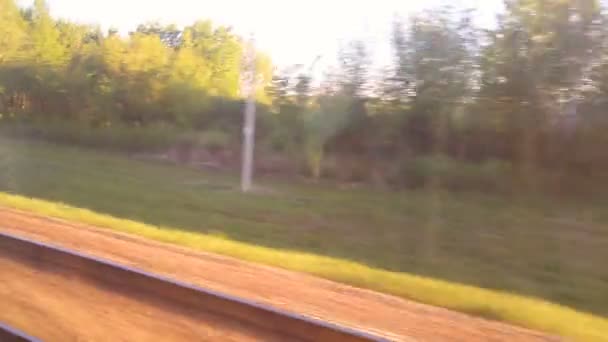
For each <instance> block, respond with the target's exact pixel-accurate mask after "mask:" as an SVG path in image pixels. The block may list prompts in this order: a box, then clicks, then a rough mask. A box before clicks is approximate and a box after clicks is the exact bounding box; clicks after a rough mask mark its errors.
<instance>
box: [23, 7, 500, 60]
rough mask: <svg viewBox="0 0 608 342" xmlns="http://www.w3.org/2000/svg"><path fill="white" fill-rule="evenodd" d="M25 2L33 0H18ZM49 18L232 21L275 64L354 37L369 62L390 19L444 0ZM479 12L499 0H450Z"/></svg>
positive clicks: (121, 25) (485, 20)
mask: <svg viewBox="0 0 608 342" xmlns="http://www.w3.org/2000/svg"><path fill="white" fill-rule="evenodd" d="M17 2H18V3H19V4H20V5H22V6H28V5H30V4H31V3H33V0H18V1H17ZM47 2H48V4H49V7H50V10H51V15H53V16H54V17H57V18H63V19H69V20H71V21H76V22H79V23H87V24H99V25H101V27H102V28H103V29H104V30H106V29H108V28H110V27H113V28H117V29H118V30H119V31H120V32H121V33H123V34H126V33H128V32H129V31H132V30H134V29H135V28H136V27H137V25H138V24H140V23H146V22H150V21H158V22H161V23H163V24H176V25H178V26H179V27H181V26H184V25H188V24H191V23H193V22H194V21H195V20H197V19H210V20H211V21H212V22H214V23H217V24H221V25H227V26H231V27H232V28H233V29H234V31H235V32H236V33H238V34H240V35H242V36H251V35H253V36H254V37H255V43H256V46H257V48H258V49H260V50H261V51H263V52H265V53H267V54H269V55H270V56H271V58H272V60H273V63H274V64H275V65H277V66H279V67H286V66H289V65H294V64H303V65H310V63H311V62H312V61H313V60H315V58H316V57H317V56H321V63H320V65H321V67H323V66H327V65H331V64H332V62H333V61H335V60H336V56H337V53H338V50H339V48H340V46H342V45H344V44H345V43H346V42H348V41H349V40H352V39H361V40H363V41H365V42H366V44H367V47H368V48H369V50H370V51H371V52H372V59H373V61H374V64H384V63H386V62H387V60H388V59H389V58H390V45H389V42H390V39H389V34H390V30H391V23H392V22H393V20H394V18H395V16H401V17H408V16H409V15H411V14H413V13H416V12H417V11H420V10H422V9H424V8H428V7H433V6H437V5H438V4H440V3H446V2H447V1H446V0H419V1H408V0H344V1H341V0H307V1H292V0H256V1H252V0H219V1H218V0H213V1H210V0H171V1H167V0H156V1H151V0H47ZM449 3H452V4H454V3H460V4H463V5H465V6H467V7H473V8H476V9H477V21H478V24H479V25H482V26H486V27H487V26H491V25H492V22H493V19H494V17H495V14H496V13H497V11H499V10H500V9H501V0H452V1H449Z"/></svg>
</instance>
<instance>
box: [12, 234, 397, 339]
mask: <svg viewBox="0 0 608 342" xmlns="http://www.w3.org/2000/svg"><path fill="white" fill-rule="evenodd" d="M0 257H7V258H11V259H15V260H19V261H20V262H25V263H29V264H32V265H34V266H35V267H38V268H59V269H61V270H63V272H65V273H67V274H69V275H70V276H75V277H79V278H83V279H85V280H88V281H93V282H95V283H96V284H99V285H100V286H104V287H105V288H108V289H110V290H112V291H120V292H122V293H123V294H128V295H134V296H138V297H139V298H144V297H145V298H153V299H154V300H155V301H158V300H162V301H164V302H165V303H171V305H175V306H179V307H181V308H184V309H186V310H189V311H191V312H196V311H205V312H209V313H213V314H216V315H219V316H221V317H223V319H226V320H234V321H238V322H244V323H246V324H250V325H253V326H256V327H259V328H261V329H264V330H266V331H271V332H273V333H276V334H278V335H281V336H285V337H286V339H290V340H300V341H330V342H334V341H335V342H342V341H349V342H350V341H353V342H363V341H365V342H371V341H386V339H384V338H381V337H378V336H375V335H373V334H369V333H367V332H363V331H358V330H355V329H351V328H347V327H342V326H338V325H335V324H332V323H327V322H324V321H322V320H318V319H314V318H309V317H305V316H301V315H298V314H295V313H290V312H286V311H283V310H279V309H276V308H273V307H270V306H266V305H262V304H258V303H254V302H252V301H249V300H246V299H243V298H238V297H234V296H230V295H227V294H224V293H219V292H217V291H212V290H209V289H204V288H201V287H198V286H194V285H191V284H187V283H184V282H180V281H178V280H175V279H170V278H168V277H164V276H160V275H156V274H152V273H149V272H145V271H143V270H139V269H136V268H133V267H129V266H125V265H120V264H117V263H115V262H112V261H108V260H104V259H100V258H97V257H93V256H89V255H85V254H83V253H79V252H75V251H72V250H69V249H66V248H62V247H57V246H53V245H49V244H46V243H42V242H37V241H33V240H30V239H26V238H22V237H17V236H14V235H11V234H7V233H0ZM0 327H1V326H0ZM7 328H8V327H7ZM0 331H2V329H0ZM6 331H8V332H9V333H10V331H13V330H9V329H6ZM15 332H16V331H15ZM14 336H17V335H14ZM23 336H25V338H27V336H26V335H23ZM14 338H16V339H14V341H36V340H28V339H19V337H14ZM0 340H1V341H4V339H2V335H0ZM7 340H8V339H7ZM9 341H12V340H9Z"/></svg>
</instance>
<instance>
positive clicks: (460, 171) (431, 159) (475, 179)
mask: <svg viewBox="0 0 608 342" xmlns="http://www.w3.org/2000/svg"><path fill="white" fill-rule="evenodd" d="M398 177H400V179H399V180H400V181H401V182H404V183H405V184H406V185H408V186H410V187H422V186H432V185H438V186H439V187H441V188H445V189H448V190H457V191H462V190H464V191H492V192H503V193H505V192H509V191H512V190H513V185H514V184H515V180H516V177H515V175H514V172H513V170H512V167H511V165H510V164H509V163H508V162H504V161H500V160H487V161H484V162H481V163H471V162H463V161H457V160H454V159H451V158H450V157H448V156H445V155H436V156H425V157H419V158H415V159H413V160H410V161H405V162H404V165H403V166H402V168H401V171H400V174H399V175H398Z"/></svg>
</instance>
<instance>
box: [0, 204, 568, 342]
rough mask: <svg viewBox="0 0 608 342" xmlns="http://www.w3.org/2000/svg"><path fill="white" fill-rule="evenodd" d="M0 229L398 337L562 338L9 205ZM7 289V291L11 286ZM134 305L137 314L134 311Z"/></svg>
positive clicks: (2, 214) (0, 212)
mask: <svg viewBox="0 0 608 342" xmlns="http://www.w3.org/2000/svg"><path fill="white" fill-rule="evenodd" d="M0 231H5V232H9V233H13V234H15V235H20V236H24V237H29V238H33V239H37V240H39V241H45V242H49V243H53V244H56V245H60V246H64V247H67V248H73V249H75V250H78V251H82V252H85V253H88V254H90V255H96V256H100V257H104V258H107V259H111V260H114V261H117V262H121V263H124V264H128V265H132V266H136V267H139V268H141V269H144V270H147V271H152V272H156V273H159V274H163V275H168V276H171V277H175V278H179V279H180V280H183V281H187V282H191V283H195V284H198V285H200V286H203V287H206V288H211V289H214V290H219V291H222V292H225V293H229V294H232V295H237V296H242V297H246V298H249V299H251V300H254V301H257V302H260V303H266V304H271V305H274V306H275V307H279V308H283V309H285V310H289V311H293V312H298V313H301V314H305V315H308V316H311V317H317V318H321V319H325V320H328V321H332V322H335V323H338V324H342V325H348V326H351V327H356V328H359V329H363V330H367V331H369V332H373V333H377V334H380V335H383V336H385V337H388V338H391V339H393V340H400V341H556V340H558V339H556V338H554V337H553V338H551V337H548V336H546V335H544V334H541V333H538V332H534V331H530V330H527V329H523V328H519V327H514V326H510V325H507V324H503V323H499V322H493V321H488V320H484V319H480V318H475V317H471V316H468V315H465V314H461V313H457V312H452V311H449V310H446V309H442V308H436V307H432V306H429V305H424V304H420V303H416V302H412V301H408V300H404V299H401V298H396V297H393V296H388V295H384V294H380V293H376V292H372V291H368V290H362V289H357V288H353V287H350V286H347V285H342V284H338V283H334V282H331V281H327V280H324V279H319V278H316V277H312V276H308V275H304V274H299V273H295V272H290V271H285V270H281V269H276V268H271V267H266V266H261V265H256V264H252V263H247V262H243V261H239V260H236V259H232V258H228V257H224V256H218V255H214V254H208V253H199V252H193V251H190V250H187V249H183V248H180V247H176V246H172V245H167V244H162V243H157V242H154V241H150V240H145V239H141V238H138V237H134V236H131V235H126V234H120V233H116V232H112V231H109V230H104V229H100V228H96V227H92V226H87V225H82V224H76V223H72V222H66V221H63V220H59V219H54V218H48V217H43V216H38V215H34V214H30V213H25V212H21V211H16V210H12V209H8V208H2V207H0ZM2 267H3V265H0V269H1V268H2ZM16 285H18V282H16V283H15V286H16ZM0 291H2V290H0ZM0 294H2V295H6V293H4V292H0ZM17 298H19V297H17ZM122 300H127V299H122ZM107 310H111V309H107ZM142 310H144V311H142V312H146V311H145V310H149V309H143V308H142ZM133 312H134V313H135V310H134V311H133ZM156 314H158V315H161V314H162V313H161V312H156ZM0 319H2V316H0ZM155 321H156V320H155ZM9 323H10V322H9ZM66 324H67V323H61V325H66ZM117 324H119V327H122V326H124V323H121V322H117ZM167 328H169V327H168V326H167ZM155 330H158V329H155ZM169 331H170V330H169ZM143 333H144V332H142V334H143ZM175 333H177V332H175ZM155 336H156V335H155ZM157 340H158V339H157ZM163 340H164V339H163ZM243 340H245V338H244V339H243Z"/></svg>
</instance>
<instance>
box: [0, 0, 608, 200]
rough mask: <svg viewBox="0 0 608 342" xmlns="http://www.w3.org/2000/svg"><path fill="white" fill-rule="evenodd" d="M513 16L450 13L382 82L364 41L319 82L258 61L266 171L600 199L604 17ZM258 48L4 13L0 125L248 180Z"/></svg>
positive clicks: (545, 2)
mask: <svg viewBox="0 0 608 342" xmlns="http://www.w3.org/2000/svg"><path fill="white" fill-rule="evenodd" d="M504 4H505V11H504V13H502V14H501V15H500V16H498V17H497V21H496V25H495V28H493V29H491V30H484V29H480V28H478V27H476V26H475V25H474V21H473V16H474V12H472V11H469V10H466V9H459V8H453V7H450V8H447V7H446V8H439V9H435V10H429V11H426V12H422V13H418V14H416V15H414V16H412V17H411V18H408V19H403V20H397V21H395V22H394V23H393V24H392V25H393V33H392V37H391V45H392V47H393V60H392V64H391V65H390V67H387V68H386V70H383V72H382V73H381V76H377V73H374V72H373V70H372V68H371V61H370V59H371V58H370V53H369V51H368V50H367V47H366V46H365V44H364V43H363V42H360V41H354V42H352V43H351V44H349V45H347V46H345V47H344V48H343V49H342V51H341V52H340V54H339V56H338V63H337V64H336V67H335V68H334V69H333V70H332V71H331V72H330V73H327V74H326V75H325V77H324V78H323V79H322V80H315V79H313V78H312V74H313V72H312V69H313V68H312V66H311V67H310V68H309V67H308V66H303V67H299V68H298V67H294V68H290V69H287V70H281V71H275V72H273V68H272V65H271V62H270V59H269V58H268V57H266V56H264V55H262V54H260V53H257V54H255V55H256V56H255V57H256V58H255V66H256V73H255V76H254V78H255V83H256V85H257V91H256V94H255V96H256V99H257V100H258V113H259V116H258V118H259V121H258V129H257V149H256V151H257V152H256V153H257V155H256V156H257V159H256V162H257V168H258V170H259V171H260V172H271V171H272V172H279V173H285V174H302V173H304V174H306V175H308V176H310V177H314V178H323V177H326V178H331V179H336V180H339V181H347V182H351V181H363V182H373V183H378V184H390V185H402V186H413V187H415V186H422V185H425V186H440V187H448V188H451V189H479V190H499V191H511V190H513V189H521V188H527V189H552V190H555V189H563V190H566V191H572V190H581V189H583V188H585V186H583V184H590V187H589V188H591V189H595V190H597V189H598V187H597V185H598V184H600V183H603V182H605V181H606V180H607V179H608V148H607V147H608V134H607V132H608V113H607V110H608V25H606V24H607V19H608V14H607V13H606V11H605V9H604V8H602V6H601V3H600V2H599V1H595V0H571V1H557V0H555V1H549V0H506V1H505V2H504ZM245 49H246V42H244V41H243V39H242V38H240V37H238V36H236V35H234V34H233V33H231V31H230V30H229V29H228V28H225V27H215V26H213V25H212V24H211V23H210V22H197V23H195V24H193V25H191V26H187V27H184V28H179V29H178V28H176V27H173V26H161V25H155V24H147V25H141V26H139V27H138V29H137V30H136V31H135V32H133V33H131V34H130V35H129V36H128V37H121V36H120V35H118V34H117V33H116V32H112V31H110V32H107V33H105V32H101V31H100V30H99V29H98V28H96V27H91V26H83V25H77V24H73V23H69V22H64V21H57V20H54V19H53V18H51V17H50V16H49V13H48V10H47V8H46V6H45V4H44V2H43V1H36V2H35V5H34V6H33V7H32V8H30V9H25V10H24V9H20V8H18V7H17V6H16V4H15V3H14V1H13V0H0V113H1V114H2V122H3V126H4V127H9V128H10V129H9V130H7V132H13V133H14V132H18V133H19V134H25V135H33V136H39V137H43V138H47V139H51V140H63V141H68V142H74V143H87V144H92V145H102V146H103V145H112V144H113V143H116V141H124V144H122V143H121V145H120V146H123V147H125V148H126V147H129V146H132V145H133V146H135V147H136V148H137V149H144V150H145V149H146V147H147V146H148V147H154V148H159V147H162V148H169V147H175V146H181V154H184V153H185V154H187V155H188V157H186V158H185V159H192V158H194V159H196V155H197V153H198V156H199V157H200V158H202V159H204V158H207V159H209V158H215V159H217V160H220V159H221V161H222V163H225V164H227V165H230V164H231V163H232V165H233V166H234V165H235V164H236V163H238V145H239V139H240V129H241V125H242V123H241V115H242V114H241V112H242V98H243V96H242V93H241V83H242V82H241V81H242V79H243V78H244V76H245V75H244V73H243V72H242V70H244V69H243V64H242V63H243V62H242V60H243V54H244V51H245ZM133 139H138V140H137V142H136V143H132V140H133ZM129 144H131V145H129ZM120 146H119V147H120ZM184 150H188V151H187V152H184ZM200 150H203V151H204V153H203V152H201V151H200ZM197 151H198V152H197ZM199 152H200V153H199ZM201 155H202V157H201Z"/></svg>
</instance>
